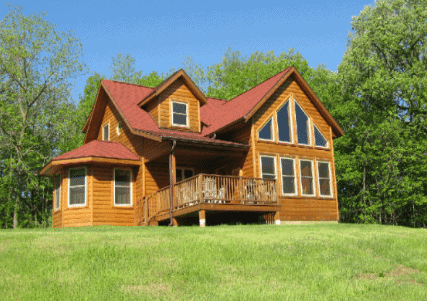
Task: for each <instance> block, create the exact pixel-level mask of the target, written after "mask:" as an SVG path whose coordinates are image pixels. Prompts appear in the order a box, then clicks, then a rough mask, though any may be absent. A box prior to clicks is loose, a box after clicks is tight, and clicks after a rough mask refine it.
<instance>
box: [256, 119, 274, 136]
mask: <svg viewBox="0 0 427 301" xmlns="http://www.w3.org/2000/svg"><path fill="white" fill-rule="evenodd" d="M258 137H259V139H261V140H270V141H272V140H274V138H273V118H270V120H269V121H267V123H266V124H265V125H264V126H263V127H262V128H261V130H259V132H258Z"/></svg>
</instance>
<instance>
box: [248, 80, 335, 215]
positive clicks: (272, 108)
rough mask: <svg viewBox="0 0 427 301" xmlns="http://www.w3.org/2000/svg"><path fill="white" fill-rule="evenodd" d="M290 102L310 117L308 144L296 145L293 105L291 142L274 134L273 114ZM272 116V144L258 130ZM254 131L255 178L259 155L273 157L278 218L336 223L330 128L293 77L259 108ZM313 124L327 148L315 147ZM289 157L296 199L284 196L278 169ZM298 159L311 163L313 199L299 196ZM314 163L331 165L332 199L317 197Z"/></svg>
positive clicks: (254, 117) (315, 165)
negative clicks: (281, 161) (309, 142)
mask: <svg viewBox="0 0 427 301" xmlns="http://www.w3.org/2000/svg"><path fill="white" fill-rule="evenodd" d="M289 99H294V100H295V101H297V102H298V104H299V106H300V107H301V108H302V109H303V110H304V112H305V113H306V114H307V115H308V117H309V118H310V137H311V139H310V140H311V145H310V146H302V145H298V144H297V139H296V137H297V132H296V127H295V124H296V120H295V105H294V103H292V109H291V112H292V115H291V118H292V128H293V131H292V135H293V143H292V144H286V143H279V142H277V141H278V133H277V120H276V113H275V112H277V111H278V110H279V109H280V108H281V106H282V105H283V104H284V103H285V102H286V101H287V100H289ZM291 101H292V100H291ZM271 117H273V120H274V122H273V124H274V127H273V131H274V138H275V142H270V141H262V140H259V139H258V131H259V130H260V129H261V128H262V127H263V125H264V124H265V123H266V122H267V121H268V120H269V119H270V118H271ZM252 122H253V131H254V134H253V136H254V139H255V143H254V144H253V145H252V146H251V148H254V149H253V151H254V153H255V156H254V161H255V164H254V166H255V168H254V170H255V177H261V168H260V155H270V156H275V158H276V177H277V182H278V189H279V201H280V205H281V211H280V219H281V220H283V221H316V220H325V221H337V220H338V219H339V215H338V209H337V208H338V206H337V204H338V199H337V194H336V193H337V191H336V179H335V174H334V170H335V168H334V166H333V164H334V160H333V150H332V145H333V144H332V132H331V127H330V126H329V125H328V123H327V122H326V121H325V120H324V119H323V117H322V116H321V114H320V113H319V111H318V110H317V109H316V107H315V106H314V105H313V104H312V103H311V101H310V100H309V99H308V97H307V96H306V95H305V93H304V92H303V90H302V89H301V87H300V86H299V85H298V84H297V83H296V82H295V81H294V80H293V77H291V78H289V79H288V80H287V81H285V82H284V83H283V84H282V86H281V87H280V88H279V89H277V91H276V92H275V93H274V94H273V95H272V96H271V97H270V98H269V99H268V100H267V101H266V102H265V103H264V104H263V105H262V106H261V108H260V109H259V110H258V111H257V112H256V113H255V114H254V116H253V117H252ZM313 124H314V125H316V126H317V128H318V129H319V130H320V131H321V133H322V134H323V135H324V136H325V138H326V139H327V141H328V148H327V149H322V148H320V147H314V131H313ZM281 157H290V158H294V159H295V169H296V170H295V174H296V177H295V179H296V183H297V195H296V196H284V195H283V194H282V177H281V169H280V158H281ZM299 159H310V160H313V177H314V179H313V182H314V191H315V196H313V197H307V196H301V186H300V172H299ZM317 160H323V161H328V162H330V166H331V175H330V179H331V182H332V184H331V187H332V193H333V196H332V197H320V196H319V192H318V175H317Z"/></svg>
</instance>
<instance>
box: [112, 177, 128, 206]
mask: <svg viewBox="0 0 427 301" xmlns="http://www.w3.org/2000/svg"><path fill="white" fill-rule="evenodd" d="M114 205H116V206H130V205H132V172H131V171H130V170H129V169H114Z"/></svg>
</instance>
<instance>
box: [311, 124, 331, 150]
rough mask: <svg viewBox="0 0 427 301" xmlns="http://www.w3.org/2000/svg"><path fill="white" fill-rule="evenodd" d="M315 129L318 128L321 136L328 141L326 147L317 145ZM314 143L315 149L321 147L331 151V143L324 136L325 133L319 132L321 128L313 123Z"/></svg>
mask: <svg viewBox="0 0 427 301" xmlns="http://www.w3.org/2000/svg"><path fill="white" fill-rule="evenodd" d="M314 128H316V129H317V130H318V131H319V133H320V135H322V136H323V138H325V140H326V146H320V145H316V130H315V129H314ZM313 142H314V147H320V148H323V149H329V141H328V139H326V137H325V135H323V133H322V132H321V131H320V130H319V128H318V127H317V126H316V125H315V124H314V123H313Z"/></svg>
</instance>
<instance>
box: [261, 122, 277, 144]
mask: <svg viewBox="0 0 427 301" xmlns="http://www.w3.org/2000/svg"><path fill="white" fill-rule="evenodd" d="M270 121H271V127H270V131H271V139H264V138H261V137H260V136H259V133H260V132H261V131H262V130H263V129H264V127H265V126H266V125H267V123H269V122H270ZM275 138H276V137H275V136H274V118H273V116H271V117H270V118H269V119H268V120H267V122H265V123H264V124H263V125H262V126H261V127H260V128H259V129H258V140H260V141H270V142H274V141H276V139H275Z"/></svg>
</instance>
